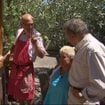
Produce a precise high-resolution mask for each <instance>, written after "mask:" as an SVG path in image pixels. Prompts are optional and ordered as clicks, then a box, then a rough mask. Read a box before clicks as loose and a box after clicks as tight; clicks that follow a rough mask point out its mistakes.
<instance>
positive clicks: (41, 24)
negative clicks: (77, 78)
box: [4, 0, 105, 50]
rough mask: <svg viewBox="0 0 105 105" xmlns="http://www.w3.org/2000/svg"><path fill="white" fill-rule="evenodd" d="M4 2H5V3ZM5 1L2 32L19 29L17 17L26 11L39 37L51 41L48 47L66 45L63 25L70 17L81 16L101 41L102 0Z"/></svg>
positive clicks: (54, 47)
mask: <svg viewBox="0 0 105 105" xmlns="http://www.w3.org/2000/svg"><path fill="white" fill-rule="evenodd" d="M7 1H8V2H7ZM47 1H48V2H47V3H45V2H44V1H43V0H17V1H16V0H5V1H4V7H5V8H4V28H5V35H8V36H13V35H14V33H15V32H16V29H18V28H19V21H20V16H21V14H22V13H24V12H29V13H31V14H32V15H33V16H34V17H35V24H36V28H37V29H38V30H39V31H40V32H41V33H42V35H43V38H44V39H46V38H47V41H48V40H51V44H50V46H49V49H56V50H57V49H59V48H60V47H61V46H63V45H64V44H66V41H65V37H64V33H63V24H64V22H65V21H66V20H68V19H71V18H82V19H83V20H84V21H86V22H87V24H88V25H89V28H90V31H91V32H92V33H94V35H96V37H98V38H99V39H100V40H101V41H102V42H104V34H105V29H104V27H105V21H104V15H105V13H104V12H105V9H103V5H104V3H105V0H47Z"/></svg>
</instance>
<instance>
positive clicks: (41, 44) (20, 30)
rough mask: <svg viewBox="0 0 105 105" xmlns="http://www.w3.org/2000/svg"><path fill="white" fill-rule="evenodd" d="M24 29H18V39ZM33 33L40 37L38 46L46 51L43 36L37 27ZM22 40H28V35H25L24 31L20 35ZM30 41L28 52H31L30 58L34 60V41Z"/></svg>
mask: <svg viewBox="0 0 105 105" xmlns="http://www.w3.org/2000/svg"><path fill="white" fill-rule="evenodd" d="M23 30H24V29H23V28H20V29H18V31H17V33H16V40H17V38H18V37H19V36H20V35H21V33H22V32H23ZM33 35H35V36H36V37H37V38H38V40H37V44H38V46H39V47H40V48H41V49H42V50H44V51H45V52H46V50H45V48H44V45H43V39H42V37H41V34H40V33H39V32H38V31H37V30H36V29H33ZM16 40H15V42H16ZM20 40H22V41H26V40H27V36H26V35H24V33H22V35H21V37H20ZM29 43H30V44H29V48H28V54H29V57H30V60H32V61H34V60H35V59H36V53H35V48H34V47H33V45H32V43H31V40H30V42H29Z"/></svg>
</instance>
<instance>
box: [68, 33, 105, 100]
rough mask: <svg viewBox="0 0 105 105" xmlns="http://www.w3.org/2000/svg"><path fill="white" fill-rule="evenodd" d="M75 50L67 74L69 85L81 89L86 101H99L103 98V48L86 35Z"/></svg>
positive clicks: (104, 65) (104, 52) (104, 91)
mask: <svg viewBox="0 0 105 105" xmlns="http://www.w3.org/2000/svg"><path fill="white" fill-rule="evenodd" d="M76 50H77V53H76V55H75V57H74V60H73V63H72V67H71V69H70V72H69V81H70V84H71V85H72V86H74V87H78V88H83V91H82V93H83V96H84V97H85V98H86V99H87V100H89V101H93V102H96V101H99V100H101V99H103V98H104V97H105V46H104V45H103V44H102V43H101V42H99V41H98V40H97V39H96V38H94V37H93V36H92V35H91V34H87V35H86V36H85V37H84V39H83V40H82V41H80V42H79V43H78V44H77V46H76Z"/></svg>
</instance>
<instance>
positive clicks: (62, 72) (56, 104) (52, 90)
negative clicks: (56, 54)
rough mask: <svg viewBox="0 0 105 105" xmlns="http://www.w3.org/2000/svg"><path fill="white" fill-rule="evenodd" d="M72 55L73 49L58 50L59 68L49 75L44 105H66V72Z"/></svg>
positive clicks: (67, 83)
mask: <svg viewBox="0 0 105 105" xmlns="http://www.w3.org/2000/svg"><path fill="white" fill-rule="evenodd" d="M74 55H75V53H74V48H73V47H70V46H64V47H62V48H61V49H60V66H58V67H57V68H56V70H54V72H53V74H52V75H51V78H50V83H49V88H48V91H47V94H46V97H45V100H44V105H63V104H67V99H68V90H69V81H68V72H69V70H70V67H71V64H72V60H73V57H74Z"/></svg>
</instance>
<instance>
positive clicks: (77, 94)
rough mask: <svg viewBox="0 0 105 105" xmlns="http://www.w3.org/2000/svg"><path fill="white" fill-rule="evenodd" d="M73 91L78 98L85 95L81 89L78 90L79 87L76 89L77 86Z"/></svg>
mask: <svg viewBox="0 0 105 105" xmlns="http://www.w3.org/2000/svg"><path fill="white" fill-rule="evenodd" d="M72 93H73V95H74V96H75V97H77V98H83V95H82V93H81V91H80V90H77V89H75V88H72Z"/></svg>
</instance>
